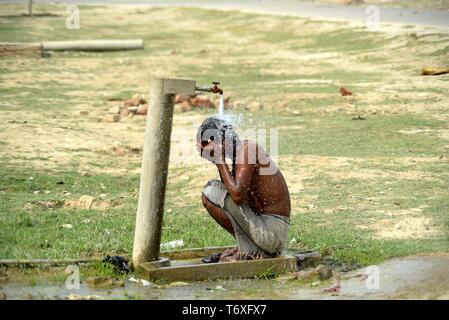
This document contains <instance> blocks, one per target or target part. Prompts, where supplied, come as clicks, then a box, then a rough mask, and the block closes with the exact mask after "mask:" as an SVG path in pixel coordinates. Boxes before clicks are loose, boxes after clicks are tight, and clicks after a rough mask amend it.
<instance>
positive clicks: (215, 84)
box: [211, 81, 223, 95]
mask: <svg viewBox="0 0 449 320" xmlns="http://www.w3.org/2000/svg"><path fill="white" fill-rule="evenodd" d="M219 84H220V82H216V81H214V82H212V88H211V91H212V92H213V93H219V94H221V95H223V90H221V89H220V88H219V87H218V85H219Z"/></svg>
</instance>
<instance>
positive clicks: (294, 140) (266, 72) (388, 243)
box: [0, 7, 449, 276]
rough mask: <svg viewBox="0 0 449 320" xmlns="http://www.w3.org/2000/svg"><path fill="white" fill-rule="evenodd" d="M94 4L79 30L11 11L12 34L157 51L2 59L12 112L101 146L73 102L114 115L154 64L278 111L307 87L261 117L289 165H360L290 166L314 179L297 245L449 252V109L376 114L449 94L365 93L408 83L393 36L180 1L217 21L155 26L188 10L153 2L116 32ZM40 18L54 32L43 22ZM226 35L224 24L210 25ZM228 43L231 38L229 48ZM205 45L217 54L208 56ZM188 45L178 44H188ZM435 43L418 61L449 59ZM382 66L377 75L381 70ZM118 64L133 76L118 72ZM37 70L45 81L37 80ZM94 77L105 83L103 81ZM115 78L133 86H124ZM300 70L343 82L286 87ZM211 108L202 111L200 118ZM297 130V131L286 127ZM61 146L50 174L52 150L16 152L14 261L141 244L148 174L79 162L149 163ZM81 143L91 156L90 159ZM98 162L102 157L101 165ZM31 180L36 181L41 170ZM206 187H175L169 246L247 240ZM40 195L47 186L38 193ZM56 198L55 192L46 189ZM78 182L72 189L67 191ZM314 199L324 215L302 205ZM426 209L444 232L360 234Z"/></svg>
mask: <svg viewBox="0 0 449 320" xmlns="http://www.w3.org/2000/svg"><path fill="white" fill-rule="evenodd" d="M94 9H95V8H85V7H81V10H82V12H83V14H84V15H85V16H86V19H85V20H82V21H84V22H82V23H83V25H82V28H81V29H80V30H79V31H69V30H66V29H65V28H63V27H61V25H63V24H64V21H65V19H64V17H63V16H58V17H35V18H33V19H32V20H31V22H30V20H29V18H27V17H23V16H15V17H13V16H9V17H0V23H1V25H2V28H0V39H1V40H2V41H32V40H35V39H36V37H40V38H42V39H44V38H45V39H46V40H65V39H82V38H91V39H95V38H105V37H106V38H109V37H114V38H130V37H132V38H143V39H144V40H145V43H146V47H145V50H142V51H132V52H114V53H67V54H64V53H56V54H54V55H53V56H51V57H50V58H45V59H39V60H37V59H35V60H33V59H22V60H21V61H20V63H22V65H20V64H15V62H14V60H12V59H11V60H8V59H5V60H2V61H0V62H1V63H2V69H1V70H2V73H1V75H0V85H1V90H2V97H4V101H5V103H4V104H2V105H1V106H0V114H1V113H11V114H15V112H24V113H29V114H30V115H39V116H41V115H45V116H46V117H45V118H44V117H42V118H38V119H42V122H40V123H37V122H36V123H33V121H34V120H33V121H31V125H36V126H38V125H40V126H42V127H48V128H51V127H54V126H55V127H57V128H62V129H64V134H67V135H68V133H70V132H72V131H71V130H69V129H73V130H76V131H84V132H88V133H91V134H92V136H93V139H95V137H97V136H95V132H94V131H93V130H94V129H92V128H91V127H89V128H88V127H86V126H83V122H82V121H79V122H78V121H77V120H72V119H71V114H72V112H73V110H75V108H77V106H78V105H83V104H84V105H87V106H88V107H89V108H90V109H91V110H92V111H94V112H95V111H97V112H101V110H103V109H105V108H107V106H106V102H105V100H107V99H110V98H113V99H114V98H115V99H123V98H128V97H130V96H131V95H133V94H135V93H137V92H141V93H144V92H146V90H147V84H148V82H147V80H148V79H147V78H148V75H149V74H150V73H151V72H152V71H153V69H152V68H154V70H157V71H158V72H160V71H161V70H164V71H165V70H169V71H167V72H169V73H170V74H171V75H172V76H177V77H181V78H192V79H196V80H197V81H198V83H199V84H203V83H208V82H210V81H212V80H220V81H221V83H222V86H223V88H224V90H225V94H227V93H228V92H231V95H232V99H234V98H235V99H236V100H237V99H239V98H240V97H241V96H243V97H245V98H247V100H261V101H268V103H267V104H269V103H273V104H275V103H277V102H279V101H282V100H283V97H284V96H286V97H288V95H289V94H296V95H297V96H299V95H302V94H304V96H301V97H300V98H297V99H294V100H289V101H290V102H289V105H288V108H289V110H292V111H297V112H299V115H297V116H293V115H292V114H290V113H289V112H287V111H282V110H264V111H261V112H259V113H257V114H250V113H247V114H246V116H247V117H248V118H252V119H253V121H254V122H255V123H257V124H258V125H260V126H262V127H264V128H277V127H279V126H282V127H283V128H282V129H279V154H280V156H281V158H282V157H291V156H299V157H301V156H314V157H323V158H333V157H342V158H348V159H350V160H348V164H347V165H346V166H343V167H342V168H332V167H322V168H318V169H319V170H318V172H315V170H317V168H316V167H313V166H311V165H310V164H306V165H305V164H303V163H301V161H300V160H298V163H296V164H291V165H292V167H291V168H290V167H289V168H283V167H282V166H281V169H283V170H284V169H285V171H287V169H289V172H291V174H292V176H289V178H290V179H291V180H292V181H294V182H296V181H297V180H300V181H301V183H302V184H303V186H304V188H303V189H302V190H301V191H294V192H293V191H292V196H293V197H294V198H295V199H297V200H298V201H297V203H299V205H297V206H296V207H294V208H293V213H294V215H293V216H292V223H291V228H290V234H289V239H292V238H296V239H297V241H299V247H301V248H315V249H318V250H320V251H321V253H323V254H325V255H330V256H331V257H332V258H334V259H338V260H343V261H347V262H358V263H361V264H363V265H367V264H371V263H378V262H380V261H382V260H384V259H386V258H389V257H394V256H401V255H408V254H416V253H420V252H427V253H428V252H439V251H447V248H448V244H449V238H448V236H447V234H448V233H447V231H448V228H449V219H448V216H447V212H448V209H449V208H448V204H447V201H446V199H447V197H448V195H449V193H448V190H449V189H448V187H449V186H448V181H449V174H448V172H449V170H448V169H449V164H448V163H447V158H444V157H443V159H439V157H440V156H442V155H443V156H444V155H446V156H447V154H448V149H447V141H446V140H444V139H442V138H441V136H439V135H438V132H439V131H441V130H447V129H448V126H447V121H445V120H444V119H445V118H444V114H439V116H440V117H437V116H438V114H432V113H431V112H421V113H408V112H396V113H392V112H391V113H390V112H386V113H385V114H381V113H377V114H371V113H369V112H368V111H367V110H369V109H370V108H372V107H378V108H383V110H385V111H390V108H391V109H393V108H394V107H397V106H405V105H419V106H427V105H433V104H440V105H442V102H444V100H442V99H444V97H443V98H441V97H440V96H437V97H432V98H416V99H415V98H395V97H393V96H390V94H389V93H387V94H385V93H379V94H384V95H385V96H384V99H379V100H380V102H379V101H375V102H372V101H369V100H364V97H363V95H365V94H369V93H372V92H376V93H377V92H378V91H376V90H377V88H379V87H381V86H384V85H386V86H388V85H397V83H398V82H399V81H401V80H398V79H397V78H392V77H391V75H390V71H391V70H395V68H398V64H397V63H396V64H395V63H394V62H392V60H391V57H390V56H389V55H385V54H383V53H384V52H382V47H383V46H384V45H385V44H389V43H390V42H389V41H392V40H388V41H387V40H385V37H384V36H383V35H382V34H380V33H369V32H366V31H365V30H361V29H349V28H348V27H347V25H346V24H344V23H336V24H335V30H334V31H331V32H328V31H325V30H320V29H319V27H320V22H319V21H318V22H317V21H308V20H304V19H302V20H301V19H299V18H284V17H282V18H281V17H277V18H271V17H270V18H267V17H263V16H259V15H255V14H245V13H237V12H230V13H222V12H217V11H208V10H197V9H177V10H176V11H175V13H176V14H177V15H179V16H178V17H177V19H181V18H182V19H191V20H192V21H194V22H198V24H199V22H201V23H203V24H206V25H207V26H209V27H210V28H206V29H201V28H199V27H198V28H197V29H195V30H188V29H185V28H184V27H182V26H181V27H178V26H177V25H176V24H173V23H172V22H171V21H170V20H165V19H162V18H160V19H158V18H157V15H156V18H154V19H153V20H152V21H148V20H146V16H145V13H158V12H160V13H161V14H162V16H163V15H164V14H170V13H173V10H174V9H152V10H143V11H142V12H143V13H139V14H137V15H136V20H135V22H133V23H130V24H127V25H126V26H120V27H116V26H115V24H114V23H113V22H111V20H107V19H106V18H103V19H102V18H101V17H98V19H92V17H91V16H90V10H94ZM170 10H171V11H170ZM106 13H107V12H105V14H106ZM61 14H62V13H61ZM114 14H115V15H117V13H114ZM266 19H271V20H270V21H271V22H272V23H273V25H274V26H275V27H272V28H268V27H266V26H265V20H266ZM298 21H299V22H301V23H302V24H298V25H304V26H305V27H307V28H309V29H307V30H308V31H307V32H306V34H303V35H299V34H298V32H297V30H296V29H295V28H296V26H297V25H296V24H295V23H298ZM203 24H201V26H203ZM30 25H34V26H37V27H41V28H35V29H33V28H30ZM169 27H170V28H169ZM255 28H256V29H255ZM257 28H260V30H262V31H260V32H257V33H256V34H255V32H254V30H259V29H257ZM212 29H213V30H214V31H215V33H214V32H210V30H212ZM314 29H317V30H316V31H314ZM161 30H166V31H163V32H161ZM228 32H229V34H231V35H233V36H234V37H237V40H240V39H243V40H245V41H246V42H244V44H238V43H237V42H235V39H234V40H233V39H232V38H231V39H228ZM398 37H401V36H398ZM306 40H310V41H306ZM396 40H398V39H396V38H395V39H394V41H396ZM399 40H400V39H399ZM425 40H426V41H427V42H426V43H428V44H429V46H425V47H426V48H428V47H430V46H431V45H432V43H433V42H432V40H431V39H430V40H427V39H425ZM435 41H437V40H435ZM222 43H224V44H225V45H226V46H223V47H222V46H220V45H221V44H222ZM258 44H260V46H259V47H258V46H257V45H258ZM202 49H204V50H205V51H204V52H201V51H202ZM278 49H279V50H284V51H287V52H299V53H300V54H301V55H302V54H304V55H308V54H313V53H326V52H329V53H333V52H337V53H339V54H341V55H342V57H343V58H342V59H344V57H345V56H351V57H352V58H353V60H352V63H358V64H357V65H356V66H354V67H353V68H350V69H348V68H347V67H346V66H344V65H340V64H339V63H337V62H335V60H326V59H319V60H313V59H312V60H309V61H308V62H304V61H302V60H295V59H288V58H279V57H273V56H270V53H271V52H272V51H273V52H275V51H276V50H278ZM174 50H178V51H179V52H178V53H176V52H174V53H173V51H174ZM397 50H398V52H393V53H394V54H393V53H392V54H391V56H395V55H396V56H397V55H403V56H404V59H403V60H404V61H401V62H400V64H401V63H402V64H403V65H404V66H406V68H405V69H404V70H405V71H406V72H409V71H410V70H411V68H410V67H409V65H412V64H413V63H412V62H410V60H407V59H408V57H409V56H410V55H409V54H408V51H407V52H405V53H404V50H407V49H404V48H398V49H397ZM435 52H436V53H437V55H436V56H435V55H434V54H435ZM435 52H434V53H433V54H430V53H428V52H427V51H425V52H418V53H416V57H418V58H419V59H421V58H428V57H429V56H430V55H432V58H435V57H444V56H445V55H447V48H443V49H440V50H436V51H435ZM406 53H407V54H406ZM416 57H414V58H416ZM190 58H191V59H192V60H189V59H190ZM118 59H122V60H126V63H127V64H125V65H124V66H119V64H118ZM402 64H401V66H402ZM286 66H288V67H287V68H286ZM373 66H375V67H376V68H370V67H373ZM365 67H368V68H365ZM115 68H117V70H118V71H116V73H112V71H115ZM279 70H281V71H282V72H279ZM103 73H104V74H103ZM142 74H144V75H142ZM410 74H413V75H415V73H413V72H410V73H407V75H410ZM15 75H20V76H21V79H24V81H25V80H26V81H25V82H24V84H20V85H18V84H16V82H14V83H15V84H14V85H11V84H9V83H8V81H9V80H11V79H16V78H14V76H15ZM44 76H45V77H44ZM122 76H123V80H121V79H122V78H121V77H122ZM34 77H35V79H36V80H30V79H34ZM92 79H94V80H96V81H95V82H92ZM116 79H119V80H120V81H116V82H114V81H112V80H116ZM296 79H306V80H307V79H309V80H312V79H325V80H331V81H332V84H321V83H319V84H316V85H294V86H284V85H274V84H271V82H275V81H286V80H296ZM438 79H441V81H440V82H438V83H437V82H435V83H436V84H435V86H433V85H432V87H431V88H427V87H419V85H418V88H416V89H415V88H413V87H412V86H409V84H408V83H407V80H404V81H405V82H404V83H403V84H404V85H403V86H402V87H400V88H398V89H397V91H398V92H402V93H407V92H413V91H416V92H432V93H434V94H436V95H442V96H443V95H444V94H445V93H447V92H448V90H447V85H446V83H447V82H446V81H445V79H444V78H443V77H441V78H438ZM435 81H436V80H435ZM340 84H344V85H346V86H350V87H351V88H356V90H355V91H356V96H354V97H353V98H350V99H346V98H344V97H340V96H339V95H338V89H339V86H340ZM432 84H433V83H432ZM397 87H398V86H395V88H397ZM311 95H316V96H311ZM348 104H354V105H356V108H355V109H354V111H351V112H349V111H347V110H341V111H334V112H329V113H323V112H321V111H317V109H320V110H322V109H326V108H328V107H329V108H331V107H334V106H346V105H348ZM442 110H443V108H442ZM211 112H212V111H207V112H205V111H200V112H198V113H195V112H192V113H190V114H187V115H186V118H187V119H189V118H188V117H189V116H192V115H195V114H201V115H206V114H208V113H211ZM357 115H362V116H364V117H366V120H363V121H356V120H353V118H354V117H356V116H357ZM183 116H184V115H181V117H183ZM442 119H443V120H442ZM20 120H22V119H20ZM39 121H41V120H39ZM88 121H91V119H89V120H88ZM92 121H93V120H92ZM59 122H61V123H59ZM144 125H145V120H144V119H137V120H135V122H132V123H131V124H130V125H129V128H128V130H129V131H130V132H131V131H133V132H143V128H144ZM288 127H290V128H291V129H287V128H288ZM243 129H244V127H243ZM416 129H426V130H431V131H430V133H425V134H422V133H419V134H410V135H406V134H402V133H400V132H399V131H401V130H416ZM7 130H8V127H5V128H0V132H1V133H2V134H4V133H5V132H7ZM61 134H62V133H61ZM124 135H126V133H124ZM114 138H115V137H114ZM107 139H109V140H112V137H109V136H108V137H107ZM13 143H14V142H10V141H8V140H6V141H0V152H1V151H2V149H3V148H5V150H6V148H8V147H10V145H12V144H13ZM58 150H59V151H61V152H65V153H67V154H72V155H71V160H70V162H69V163H67V164H64V165H57V166H56V167H50V166H49V167H47V166H46V164H44V165H42V167H38V166H33V165H32V163H35V162H38V163H41V164H42V163H47V162H48V163H49V162H51V159H50V158H49V157H48V156H47V155H46V154H45V153H44V152H42V153H40V152H39V153H36V154H22V153H17V154H10V153H9V154H2V155H1V159H0V231H1V232H0V257H1V258H63V257H64V258H66V257H68V258H81V257H92V256H93V257H104V256H105V255H106V254H110V255H112V254H119V255H125V256H129V255H130V254H131V252H132V241H133V236H134V223H135V214H136V207H137V199H136V198H135V195H136V194H137V193H136V192H137V190H138V187H139V179H140V177H139V176H138V175H137V174H135V173H128V174H126V175H114V174H107V173H100V174H93V175H92V176H83V175H81V174H80V171H82V170H80V169H81V168H82V166H83V165H85V166H89V167H91V168H94V169H104V167H105V166H107V167H111V168H113V167H116V166H122V167H123V168H124V169H127V170H130V171H131V170H134V169H135V168H137V167H138V166H140V158H136V159H134V160H133V159H131V160H130V161H129V162H126V163H125V161H120V160H117V159H116V158H113V157H110V156H108V155H107V154H105V153H101V152H97V151H92V150H90V149H89V148H86V147H84V146H82V145H80V146H76V147H73V148H69V147H66V146H64V145H63V144H61V146H60V148H59V149H58ZM77 152H78V153H79V152H81V154H77V155H75V153H77ZM89 152H93V153H95V152H96V153H95V157H93V158H89V159H84V158H83V157H84V155H83V153H89ZM139 157H140V156H139ZM97 158H99V159H100V158H101V160H102V161H97ZM406 158H416V159H427V160H432V161H428V162H423V163H420V162H416V163H405V162H404V161H403V159H406ZM300 159H301V158H300ZM20 160H22V162H20ZM18 163H19V164H18ZM281 163H282V162H281ZM359 170H376V172H381V173H384V174H385V175H386V176H385V177H383V176H379V177H374V178H370V179H356V178H349V177H345V173H347V174H349V173H353V172H358V171H359ZM99 171H101V170H99ZM414 171H418V172H421V173H422V174H423V175H425V176H426V179H420V178H413V177H411V178H409V179H407V178H406V174H407V173H408V172H414ZM297 172H298V175H296V173H297ZM304 172H306V173H307V174H306V175H307V176H308V174H310V175H312V177H309V178H307V177H306V178H304V177H303V176H301V175H302V174H304ZM335 172H340V173H341V177H342V178H341V179H337V178H335V177H334V176H333V175H332V173H335ZM400 174H404V177H399V178H398V176H399V175H400ZM169 175H170V177H169V181H171V180H170V178H173V177H177V176H179V175H187V176H188V177H189V178H194V177H192V176H191V173H190V172H189V168H188V167H187V168H183V167H179V166H171V167H170V172H169ZM30 177H33V179H29V178H30ZM174 180H175V179H174ZM58 181H63V182H64V184H57V182H58ZM175 181H176V180H175ZM205 182H206V181H204V183H205ZM201 187H202V186H201V185H198V186H195V187H193V189H186V184H185V182H173V183H170V184H169V185H168V189H167V197H166V206H165V208H166V211H167V210H168V208H170V209H171V211H170V212H168V211H167V212H166V213H165V216H164V222H163V233H162V242H167V241H171V240H177V239H182V240H184V242H185V247H186V248H193V247H205V246H222V245H231V244H233V243H234V239H233V238H232V237H231V236H230V235H228V234H227V233H226V232H224V231H223V230H222V229H221V228H220V227H219V226H218V225H217V224H216V223H215V221H214V220H213V219H212V218H211V217H209V216H208V215H207V214H206V213H205V212H204V210H203V209H202V205H201V201H200V194H201ZM38 190H40V191H41V193H39V194H35V193H34V192H35V191H38ZM45 191H50V192H51V193H49V194H46V193H45ZM63 191H66V192H69V193H70V195H69V196H64V195H63ZM103 193H106V194H107V197H108V199H112V200H113V201H114V202H116V203H117V204H118V206H114V207H111V208H108V209H107V210H81V209H69V208H55V209H46V208H43V207H41V206H39V205H37V204H36V203H37V202H38V201H62V200H65V199H66V200H75V199H78V198H79V197H81V196H82V195H91V196H94V197H97V198H98V197H99V196H100V194H103ZM189 193H190V194H198V197H197V198H194V199H193V201H186V198H187V199H190V198H188V197H187V196H188V194H189ZM311 199H313V200H311ZM311 201H313V205H314V206H313V208H312V209H310V210H302V209H303V208H304V207H306V206H307V205H308V204H311V203H310V202H311ZM422 205H424V206H425V209H424V210H423V212H422V215H423V216H424V217H425V218H429V219H430V220H431V221H432V226H433V227H435V228H437V229H439V230H440V231H441V235H439V236H437V237H433V238H422V239H413V238H406V239H392V240H387V239H379V238H376V236H375V234H374V232H373V231H372V230H369V229H363V230H362V229H360V228H359V226H360V225H367V224H369V223H371V222H372V221H373V220H376V219H389V218H388V216H386V215H385V214H382V213H381V212H388V211H395V210H409V209H412V208H416V207H420V206H422ZM329 212H332V213H329ZM86 219H90V222H89V223H85V222H83V221H85V220H86ZM391 219H393V218H391ZM64 224H71V225H73V229H66V228H63V227H62V225H64ZM92 274H105V275H108V274H109V271H108V270H103V269H102V266H96V267H94V268H93V271H92ZM267 274H268V273H267ZM262 276H263V275H262Z"/></svg>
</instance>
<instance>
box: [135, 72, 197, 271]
mask: <svg viewBox="0 0 449 320" xmlns="http://www.w3.org/2000/svg"><path fill="white" fill-rule="evenodd" d="M195 85H196V83H195V81H192V80H180V79H165V78H157V77H153V78H152V79H151V87H150V96H149V100H150V101H149V106H148V116H147V124H146V129H145V141H144V148H143V160H142V173H141V177H140V191H139V203H138V208H137V218H136V229H135V234H134V249H133V264H134V266H138V265H139V264H141V263H143V262H150V261H156V260H158V259H159V247H160V242H161V231H162V217H163V213H164V199H165V186H166V183H167V171H168V161H169V155H170V135H171V131H172V123H173V109H174V101H175V95H176V94H182V95H193V94H194V93H195Z"/></svg>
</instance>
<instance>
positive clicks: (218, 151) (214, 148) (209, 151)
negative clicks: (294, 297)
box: [201, 141, 226, 165]
mask: <svg viewBox="0 0 449 320" xmlns="http://www.w3.org/2000/svg"><path fill="white" fill-rule="evenodd" d="M201 156H202V157H203V158H205V159H207V160H209V161H211V162H213V163H215V164H217V165H218V164H221V163H226V157H225V148H223V145H222V144H216V143H215V142H213V141H212V142H210V143H209V144H208V145H207V146H205V147H204V148H203V151H202V155H201Z"/></svg>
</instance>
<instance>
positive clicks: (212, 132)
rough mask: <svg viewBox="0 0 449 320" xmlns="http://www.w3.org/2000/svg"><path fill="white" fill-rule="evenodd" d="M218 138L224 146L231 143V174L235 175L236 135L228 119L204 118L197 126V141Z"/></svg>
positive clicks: (201, 141)
mask: <svg viewBox="0 0 449 320" xmlns="http://www.w3.org/2000/svg"><path fill="white" fill-rule="evenodd" d="M215 138H220V142H221V143H222V144H224V145H225V146H229V145H232V175H233V176H235V164H236V157H237V156H236V153H237V151H236V149H237V145H236V143H237V140H238V136H237V134H236V133H235V131H234V128H233V126H232V124H231V123H230V122H229V121H226V120H224V119H220V118H218V117H216V116H212V117H209V118H207V119H206V120H204V122H203V123H202V124H201V126H200V127H199V128H198V133H197V141H198V142H199V143H201V144H202V143H203V142H208V141H209V140H212V141H214V140H215Z"/></svg>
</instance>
